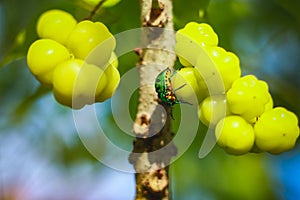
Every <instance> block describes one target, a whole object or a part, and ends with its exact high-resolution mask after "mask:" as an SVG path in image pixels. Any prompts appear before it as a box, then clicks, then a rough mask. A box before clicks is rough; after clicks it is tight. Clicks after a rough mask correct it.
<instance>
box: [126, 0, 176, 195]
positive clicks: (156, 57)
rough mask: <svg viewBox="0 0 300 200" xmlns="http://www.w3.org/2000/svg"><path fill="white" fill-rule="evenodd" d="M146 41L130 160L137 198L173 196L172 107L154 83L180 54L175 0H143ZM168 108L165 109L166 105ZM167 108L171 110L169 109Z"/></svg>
mask: <svg viewBox="0 0 300 200" xmlns="http://www.w3.org/2000/svg"><path fill="white" fill-rule="evenodd" d="M141 23H142V26H143V27H149V28H145V29H143V33H142V41H143V43H144V45H143V46H145V45H146V46H147V48H145V49H137V50H136V53H137V54H138V55H139V57H140V61H139V62H138V63H137V65H138V70H139V76H140V88H139V106H138V111H137V114H136V120H135V123H134V125H133V132H134V133H135V135H136V139H135V141H134V148H133V151H132V154H131V155H130V158H129V160H130V162H131V163H132V164H133V165H134V168H135V171H136V175H135V177H136V197H135V199H136V200H142V199H143V200H147V199H153V200H154V199H155V200H159V199H164V200H167V199H169V174H168V165H169V164H170V161H171V159H172V157H173V156H175V155H176V153H177V149H176V147H175V145H174V144H173V142H172V139H173V135H174V134H173V133H172V132H171V129H170V126H171V119H170V115H169V114H167V113H169V110H170V108H167V107H164V106H163V107H162V106H161V105H160V104H159V103H158V98H157V94H156V92H155V88H154V83H155V78H156V76H157V75H158V74H159V73H160V72H161V71H162V70H164V69H165V68H167V67H170V68H172V67H173V66H174V62H175V59H176V56H175V55H174V53H172V52H174V51H173V48H174V44H175V37H174V29H173V17H172V2H171V0H141ZM162 108H164V109H162ZM166 111H167V112H166Z"/></svg>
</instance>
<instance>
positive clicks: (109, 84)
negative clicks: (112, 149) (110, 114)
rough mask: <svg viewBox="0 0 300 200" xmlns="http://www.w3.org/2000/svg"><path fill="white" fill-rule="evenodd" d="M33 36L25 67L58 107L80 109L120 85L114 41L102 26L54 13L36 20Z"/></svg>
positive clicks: (108, 94)
mask: <svg viewBox="0 0 300 200" xmlns="http://www.w3.org/2000/svg"><path fill="white" fill-rule="evenodd" d="M37 34H38V36H39V39H38V40H36V41H34V42H33V43H32V44H31V46H30V47H29V49H28V53H27V64H28V67H29V69H30V71H31V73H32V74H33V75H34V76H35V77H36V78H37V80H39V81H40V82H41V83H42V84H44V85H46V86H49V87H51V88H53V93H54V96H55V99H56V100H57V101H58V102H59V103H61V104H62V105H65V106H69V107H72V108H74V109H80V108H82V107H83V106H84V105H86V104H92V103H94V102H102V101H105V100H106V99H108V98H110V97H111V96H112V95H113V93H114V91H115V90H116V88H117V86H118V84H119V81H120V74H119V71H118V69H117V67H118V60H117V57H116V55H115V53H114V49H115V46H116V41H115V38H114V37H113V35H112V34H111V33H110V31H109V30H108V28H107V27H106V26H105V25H104V24H103V23H101V22H92V21H90V20H83V21H80V22H77V21H76V19H75V18H74V17H73V16H72V15H71V14H70V13H68V12H65V11H63V10H57V9H54V10H48V11H46V12H44V13H43V14H42V15H41V16H40V17H39V19H38V22H37ZM99 46H100V48H99Z"/></svg>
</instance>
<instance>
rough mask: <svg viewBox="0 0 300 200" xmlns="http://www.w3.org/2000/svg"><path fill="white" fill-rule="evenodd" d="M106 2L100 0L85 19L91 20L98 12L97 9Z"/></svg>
mask: <svg viewBox="0 0 300 200" xmlns="http://www.w3.org/2000/svg"><path fill="white" fill-rule="evenodd" d="M105 2H106V0H100V1H99V3H98V4H97V5H96V6H95V7H94V8H93V10H92V11H91V12H90V13H89V15H88V16H87V17H86V18H84V20H91V19H92V18H93V17H94V15H95V14H96V12H97V10H99V9H100V7H101V6H102V5H103V4H104V3H105Z"/></svg>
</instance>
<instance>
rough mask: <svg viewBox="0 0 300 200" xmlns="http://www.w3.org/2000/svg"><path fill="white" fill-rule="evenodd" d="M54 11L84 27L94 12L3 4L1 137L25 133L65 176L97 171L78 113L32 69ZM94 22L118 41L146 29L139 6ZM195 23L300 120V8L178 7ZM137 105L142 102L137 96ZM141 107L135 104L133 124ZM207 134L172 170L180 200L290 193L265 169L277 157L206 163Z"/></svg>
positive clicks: (271, 2) (179, 14)
mask: <svg viewBox="0 0 300 200" xmlns="http://www.w3.org/2000/svg"><path fill="white" fill-rule="evenodd" d="M52 8H59V9H64V10H67V11H69V12H70V13H72V14H73V15H74V16H75V17H76V18H77V19H78V20H81V19H83V18H84V17H86V16H87V15H88V13H89V11H90V10H92V7H91V6H89V5H87V4H85V3H83V2H82V1H80V0H76V1H75V0H74V1H73V0H72V1H71V0H51V1H50V0H27V1H20V0H1V1H0V29H1V31H0V116H1V118H0V136H1V137H5V135H8V134H11V132H16V133H17V134H21V135H22V137H26V138H28V140H30V141H32V144H33V148H34V149H35V150H36V151H37V152H40V153H41V154H42V155H43V156H45V157H46V158H48V159H50V160H52V161H53V163H52V164H53V165H59V166H63V167H64V168H65V169H69V168H71V166H74V165H78V164H89V165H95V163H97V161H96V160H95V159H94V158H93V157H92V156H91V155H90V154H89V153H88V152H87V150H86V149H85V147H84V146H83V144H82V143H81V142H80V139H79V137H78V135H77V134H76V129H75V127H74V125H73V121H72V113H71V111H70V109H69V108H65V107H62V106H60V105H58V104H57V103H56V102H55V100H54V98H53V96H52V94H51V93H50V92H49V89H47V88H43V87H40V86H39V84H38V82H37V81H36V80H35V79H34V77H33V76H32V75H31V74H30V72H29V71H28V69H27V66H26V58H25V56H26V52H27V49H28V47H29V45H30V44H31V43H32V42H33V41H34V40H35V39H37V35H36V32H35V23H36V21H37V18H38V16H39V15H40V14H41V13H42V12H44V11H46V10H48V9H52ZM94 20H95V21H97V20H99V21H102V22H104V23H105V24H106V25H107V26H108V27H109V29H110V30H111V31H112V32H113V33H114V34H117V33H120V32H122V31H126V30H129V29H133V28H138V27H139V26H140V16H139V4H138V1H134V0H122V1H121V3H119V4H117V5H116V6H114V7H111V8H102V9H100V10H99V11H98V12H97V13H96V15H95V17H94ZM189 21H197V22H206V23H209V24H211V25H212V27H213V28H214V30H215V31H216V33H217V34H218V36H219V41H220V46H222V47H224V48H225V49H226V50H230V51H233V52H235V53H236V54H237V55H238V56H239V58H240V60H241V66H242V70H243V73H244V74H248V73H251V74H255V75H256V76H258V77H259V78H261V79H263V80H265V81H267V82H268V83H269V85H270V91H271V93H272V95H273V97H274V101H275V105H276V106H285V107H287V108H289V109H291V110H293V111H294V112H295V113H296V114H297V115H298V116H300V70H299V63H300V56H299V55H300V1H293V0H265V1H261V0H174V22H175V28H176V29H178V28H181V27H183V26H184V25H185V24H186V23H187V22H189ZM119 60H120V67H119V70H120V72H121V74H124V73H125V72H126V71H128V70H129V69H131V68H133V67H134V66H135V64H136V62H137V60H138V58H137V56H136V55H135V54H134V53H128V54H126V55H123V56H121V57H120V59H119ZM131 102H137V94H136V93H135V95H134V96H133V97H132V100H131ZM136 106H137V104H136V103H135V104H134V103H133V104H131V105H130V112H131V114H132V116H133V117H134V113H135V110H136ZM98 112H100V113H101V112H102V110H99V111H98ZM176 112H178V110H177V111H176V110H175V113H176ZM105 117H106V118H105V119H106V120H103V121H102V122H101V123H103V124H105V126H106V128H107V129H108V130H110V131H111V132H113V133H114V134H112V135H110V136H109V137H110V139H111V140H112V141H114V142H115V143H118V144H120V143H122V142H123V144H124V145H121V146H122V147H123V148H124V149H130V148H131V140H132V138H128V136H127V135H126V136H124V135H122V131H121V130H119V129H117V128H116V125H115V122H114V120H113V119H112V116H111V112H110V110H107V111H105ZM176 123H178V121H177V120H175V125H174V127H175V128H176V127H178V124H176ZM203 132H205V127H204V126H202V125H201V126H200V127H199V131H198V135H197V137H196V138H195V141H194V143H193V144H192V146H191V147H190V148H189V150H188V151H187V152H186V153H185V154H184V155H183V156H182V157H181V158H179V159H178V160H177V161H176V162H175V163H174V164H173V166H172V167H171V173H172V177H173V178H172V180H173V181H172V189H173V191H172V192H173V195H174V199H186V200H194V199H230V200H234V199H251V200H252V199H255V200H259V199H279V197H276V190H283V188H282V187H281V183H280V182H276V181H277V180H273V178H272V176H271V173H270V172H269V171H272V170H270V169H268V168H267V167H266V165H265V163H266V162H268V161H269V158H270V156H269V155H267V154H259V155H255V154H249V155H246V156H238V157H235V156H229V155H226V154H225V152H224V151H223V150H221V149H219V148H218V147H215V149H214V150H213V152H212V153H211V154H209V155H208V157H206V158H205V159H203V160H200V159H198V156H197V154H198V151H199V147H200V145H201V141H202V139H203V137H204V136H203V134H202V133H203ZM186 134H189V133H186ZM12 142H13V141H12ZM296 151H297V152H298V151H299V149H296V150H294V151H291V152H288V153H286V154H285V155H286V156H287V157H289V156H291V155H293V153H295V152H296ZM104 153H105V152H104ZM108 153H109V152H108ZM268 167H270V166H269V165H268ZM102 168H104V166H102ZM16 170H18V169H16ZM295 184H297V183H295ZM298 184H299V182H298Z"/></svg>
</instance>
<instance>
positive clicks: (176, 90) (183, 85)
mask: <svg viewBox="0 0 300 200" xmlns="http://www.w3.org/2000/svg"><path fill="white" fill-rule="evenodd" d="M184 86H186V83H185V84H183V85H181V86H179V87H178V88H176V89H174V90H173V92H176V91H177V90H180V89H181V88H183V87H184Z"/></svg>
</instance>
